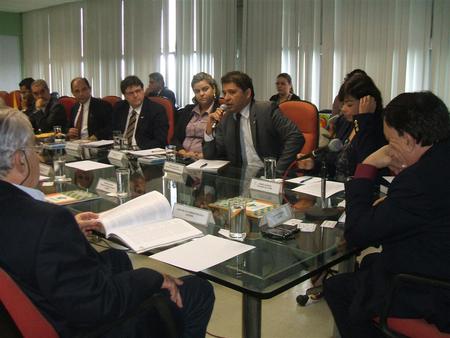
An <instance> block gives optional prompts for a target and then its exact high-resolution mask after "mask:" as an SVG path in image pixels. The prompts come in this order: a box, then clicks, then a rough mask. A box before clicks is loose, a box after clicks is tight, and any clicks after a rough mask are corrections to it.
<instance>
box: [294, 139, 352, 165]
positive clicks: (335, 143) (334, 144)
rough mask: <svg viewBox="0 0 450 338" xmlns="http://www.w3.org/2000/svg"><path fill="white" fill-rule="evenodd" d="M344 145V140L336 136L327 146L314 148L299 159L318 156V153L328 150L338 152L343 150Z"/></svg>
mask: <svg viewBox="0 0 450 338" xmlns="http://www.w3.org/2000/svg"><path fill="white" fill-rule="evenodd" d="M343 147H344V145H343V144H342V141H341V140H340V139H338V138H334V139H332V140H331V141H330V142H329V143H328V144H327V145H326V146H324V147H319V148H317V149H314V150H313V151H312V152H310V153H309V154H306V155H303V156H302V157H300V158H298V159H297V161H301V160H306V159H307V158H310V157H312V158H316V157H317V156H318V155H320V154H322V153H323V152H326V151H329V152H330V153H337V152H339V151H341V150H342V148H343Z"/></svg>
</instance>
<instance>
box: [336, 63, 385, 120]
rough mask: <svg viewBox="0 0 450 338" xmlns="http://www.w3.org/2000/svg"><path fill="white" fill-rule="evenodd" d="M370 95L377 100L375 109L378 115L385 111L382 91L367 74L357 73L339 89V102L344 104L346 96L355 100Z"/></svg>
mask: <svg viewBox="0 0 450 338" xmlns="http://www.w3.org/2000/svg"><path fill="white" fill-rule="evenodd" d="M366 95H370V96H372V97H373V98H374V99H375V102H376V104H377V106H376V108H375V112H376V113H381V111H382V109H383V99H382V98H381V93H380V90H379V89H378V88H377V86H376V85H375V83H374V82H373V80H372V78H371V77H370V76H368V75H367V74H365V73H364V74H363V73H360V72H358V73H355V74H353V75H352V76H351V77H349V78H348V79H347V80H346V81H345V82H344V83H343V84H342V86H341V88H340V89H339V94H338V97H339V100H340V101H341V102H344V99H345V97H346V96H353V97H354V98H355V99H358V100H359V99H361V98H362V97H364V96H366Z"/></svg>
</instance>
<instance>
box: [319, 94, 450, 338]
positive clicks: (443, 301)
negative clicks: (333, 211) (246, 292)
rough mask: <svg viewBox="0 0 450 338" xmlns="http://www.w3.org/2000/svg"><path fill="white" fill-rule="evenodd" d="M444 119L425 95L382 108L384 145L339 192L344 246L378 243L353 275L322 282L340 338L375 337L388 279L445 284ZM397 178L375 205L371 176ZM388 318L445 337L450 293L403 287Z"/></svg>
mask: <svg viewBox="0 0 450 338" xmlns="http://www.w3.org/2000/svg"><path fill="white" fill-rule="evenodd" d="M449 123H450V121H449V111H448V108H447V107H446V106H445V104H444V103H443V102H442V101H441V100H440V99H439V98H438V97H436V96H435V95H434V94H432V93H430V92H421V93H404V94H401V95H399V96H397V97H396V98H395V99H393V100H392V101H391V102H390V103H389V104H388V105H387V106H386V109H385V114H384V133H385V136H386V139H387V140H388V142H389V144H388V145H386V146H384V147H382V148H380V149H379V150H377V151H376V152H374V153H373V154H371V155H369V156H368V157H367V158H366V159H365V160H364V161H363V163H362V164H359V165H358V167H357V169H356V171H355V176H354V178H353V180H351V181H348V182H347V183H346V187H345V196H346V205H347V206H346V214H347V216H346V222H345V237H346V240H347V245H349V246H351V247H359V248H365V247H368V246H378V245H382V247H383V250H382V251H381V252H380V253H376V254H371V255H369V256H366V257H365V258H364V259H363V261H362V263H361V267H360V269H359V270H358V271H356V272H354V273H347V274H341V275H337V276H335V277H332V278H330V279H328V280H326V281H325V283H324V295H325V298H326V300H327V302H328V305H329V306H330V309H331V311H332V313H333V316H334V319H335V321H336V324H337V326H338V328H339V331H340V333H341V336H342V337H343V338H348V337H355V338H356V337H358V338H359V337H378V336H379V332H378V331H377V329H376V328H375V327H374V326H373V324H372V319H373V318H374V317H376V316H378V315H379V314H380V312H381V310H382V308H383V305H384V304H385V303H386V298H387V295H388V291H389V289H390V287H391V286H392V281H393V276H394V275H396V274H399V273H410V274H418V275H425V276H433V277H435V278H442V279H450V272H449V271H450V270H449V269H448V267H449V265H450V255H449V248H450V208H449V206H450V183H449V182H450V140H449V137H450V124H449ZM382 168H389V169H391V170H392V171H393V172H394V173H396V174H397V176H396V177H395V178H394V180H393V181H392V184H391V185H390V187H389V191H388V194H387V196H386V198H384V200H381V199H380V200H379V201H376V202H375V203H374V201H373V191H374V188H375V177H376V175H377V171H378V170H379V169H382ZM392 305H393V306H392V307H391V312H390V314H389V315H390V316H392V317H400V318H424V319H426V320H427V321H429V322H431V323H434V324H436V325H437V327H438V328H439V329H440V330H441V331H445V332H450V319H449V316H448V314H449V312H450V292H448V291H446V292H444V291H443V290H442V289H441V290H439V289H436V288H433V287H429V288H424V287H403V288H400V289H399V290H398V292H397V293H396V296H395V299H394V301H393V304H392Z"/></svg>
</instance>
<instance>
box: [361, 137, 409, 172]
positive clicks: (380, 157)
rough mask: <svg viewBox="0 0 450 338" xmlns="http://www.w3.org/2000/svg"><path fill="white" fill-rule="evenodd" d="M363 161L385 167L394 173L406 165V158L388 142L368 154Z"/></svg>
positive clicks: (377, 166) (379, 167)
mask: <svg viewBox="0 0 450 338" xmlns="http://www.w3.org/2000/svg"><path fill="white" fill-rule="evenodd" d="M363 163H364V164H370V165H373V166H374V167H376V168H378V169H381V168H386V167H387V168H389V169H390V170H391V171H393V172H394V174H395V175H398V174H399V173H400V172H401V171H402V170H404V169H405V168H407V166H408V165H407V160H406V159H405V158H404V156H403V155H402V153H401V152H400V151H397V150H396V149H394V148H393V147H392V146H390V145H389V144H388V145H385V146H384V147H381V148H380V149H378V150H377V151H375V152H374V153H372V154H371V155H369V156H368V157H367V158H366V159H365V160H364V161H363Z"/></svg>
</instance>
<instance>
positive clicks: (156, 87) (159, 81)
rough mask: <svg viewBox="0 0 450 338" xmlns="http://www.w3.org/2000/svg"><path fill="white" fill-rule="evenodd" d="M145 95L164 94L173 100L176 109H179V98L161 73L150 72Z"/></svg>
mask: <svg viewBox="0 0 450 338" xmlns="http://www.w3.org/2000/svg"><path fill="white" fill-rule="evenodd" d="M145 96H162V97H165V98H167V99H169V101H170V102H172V105H173V108H174V111H176V110H177V108H178V107H177V99H176V98H175V93H174V92H173V91H171V90H170V89H169V88H167V87H166V84H165V82H164V77H163V76H162V74H161V73H158V72H155V73H150V75H149V76H148V87H147V88H146V89H145Z"/></svg>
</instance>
